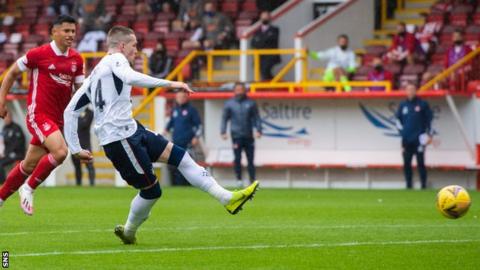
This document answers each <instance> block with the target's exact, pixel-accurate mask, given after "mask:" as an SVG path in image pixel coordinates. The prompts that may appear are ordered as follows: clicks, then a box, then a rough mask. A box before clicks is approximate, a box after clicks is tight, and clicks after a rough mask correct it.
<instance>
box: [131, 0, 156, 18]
mask: <svg viewBox="0 0 480 270" xmlns="http://www.w3.org/2000/svg"><path fill="white" fill-rule="evenodd" d="M150 12H152V10H151V9H150V5H149V4H148V3H147V1H145V0H143V1H141V0H140V1H138V2H137V4H136V5H135V13H136V14H137V16H142V15H145V14H148V13H150Z"/></svg>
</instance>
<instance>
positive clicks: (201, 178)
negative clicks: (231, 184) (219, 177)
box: [178, 153, 232, 205]
mask: <svg viewBox="0 0 480 270" xmlns="http://www.w3.org/2000/svg"><path fill="white" fill-rule="evenodd" d="M178 170H179V171H180V172H181V173H182V174H183V176H184V177H185V178H186V179H187V181H188V182H190V184H192V185H193V186H195V187H197V188H199V189H201V190H203V191H205V192H207V193H208V194H210V195H212V196H213V197H214V198H215V199H217V200H218V201H219V202H220V203H221V204H223V205H226V204H228V203H229V202H230V199H231V198H232V192H230V191H228V190H226V189H224V188H223V187H222V186H220V185H219V184H218V183H217V181H215V179H214V178H213V177H212V176H210V173H209V172H208V171H207V170H205V168H203V167H201V166H199V165H198V164H197V163H196V162H195V161H194V160H193V159H192V158H191V157H190V155H189V154H188V153H185V155H184V156H183V158H182V161H180V164H179V165H178Z"/></svg>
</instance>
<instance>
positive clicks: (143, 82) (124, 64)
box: [112, 53, 171, 88]
mask: <svg viewBox="0 0 480 270" xmlns="http://www.w3.org/2000/svg"><path fill="white" fill-rule="evenodd" d="M112 71H113V73H115V75H116V76H117V77H118V78H120V79H121V80H122V81H124V82H125V83H126V84H128V85H134V86H140V87H148V88H152V87H165V86H169V85H170V83H171V82H170V81H168V80H162V79H158V78H155V77H152V76H148V75H145V74H143V73H140V72H137V71H135V70H134V69H133V68H132V67H131V66H130V64H129V63H128V60H127V58H125V56H123V55H122V54H120V53H117V54H116V56H115V59H114V62H113V64H112Z"/></svg>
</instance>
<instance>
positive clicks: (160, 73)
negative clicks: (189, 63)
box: [148, 42, 173, 79]
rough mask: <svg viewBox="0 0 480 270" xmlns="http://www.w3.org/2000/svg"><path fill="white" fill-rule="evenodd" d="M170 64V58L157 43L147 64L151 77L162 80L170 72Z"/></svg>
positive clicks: (161, 45) (160, 44)
mask: <svg viewBox="0 0 480 270" xmlns="http://www.w3.org/2000/svg"><path fill="white" fill-rule="evenodd" d="M172 62H173V61H172V57H170V56H168V55H167V51H166V50H165V47H164V46H163V44H162V43H160V42H159V43H158V44H157V48H156V49H155V51H154V52H153V53H152V55H151V56H150V61H149V63H148V66H149V68H150V72H151V74H152V76H154V77H157V78H160V79H164V78H165V77H166V76H167V75H168V73H170V71H171V70H172Z"/></svg>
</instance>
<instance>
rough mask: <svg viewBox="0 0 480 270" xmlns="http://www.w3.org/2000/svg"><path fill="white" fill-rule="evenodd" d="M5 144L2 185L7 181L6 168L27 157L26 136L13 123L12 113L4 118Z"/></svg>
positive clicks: (0, 167)
mask: <svg viewBox="0 0 480 270" xmlns="http://www.w3.org/2000/svg"><path fill="white" fill-rule="evenodd" d="M4 123H5V124H4V126H3V131H2V135H3V142H4V144H5V149H4V151H3V156H2V157H1V158H0V183H3V182H4V181H5V178H6V175H5V166H8V165H10V164H12V163H14V162H16V161H21V160H22V159H23V158H24V157H25V135H24V134H23V131H22V128H21V127H20V126H19V125H17V124H16V123H14V122H13V121H12V116H11V115H10V112H8V113H7V115H6V116H5V118H4Z"/></svg>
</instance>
